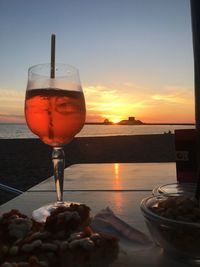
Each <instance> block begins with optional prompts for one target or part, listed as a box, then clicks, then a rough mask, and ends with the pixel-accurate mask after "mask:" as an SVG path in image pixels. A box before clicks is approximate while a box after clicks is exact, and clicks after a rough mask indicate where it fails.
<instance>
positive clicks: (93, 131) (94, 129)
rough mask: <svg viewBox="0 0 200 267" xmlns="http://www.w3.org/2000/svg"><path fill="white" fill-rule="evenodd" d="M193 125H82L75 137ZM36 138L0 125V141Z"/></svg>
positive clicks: (159, 131) (18, 128)
mask: <svg viewBox="0 0 200 267" xmlns="http://www.w3.org/2000/svg"><path fill="white" fill-rule="evenodd" d="M194 128H195V126H194V125H180V124H178V125H170V124H169V125H99V124H95V125H93V124H92V125H91V124H86V125H84V127H83V129H82V130H81V131H80V133H78V134H77V135H76V136H77V137H95V136H118V135H147V134H165V133H174V130H176V129H194ZM20 138H38V137H37V136H36V135H34V134H33V133H32V132H31V131H30V130H29V129H28V127H27V125H26V124H10V123H9V124H7V123H1V124H0V139H20Z"/></svg>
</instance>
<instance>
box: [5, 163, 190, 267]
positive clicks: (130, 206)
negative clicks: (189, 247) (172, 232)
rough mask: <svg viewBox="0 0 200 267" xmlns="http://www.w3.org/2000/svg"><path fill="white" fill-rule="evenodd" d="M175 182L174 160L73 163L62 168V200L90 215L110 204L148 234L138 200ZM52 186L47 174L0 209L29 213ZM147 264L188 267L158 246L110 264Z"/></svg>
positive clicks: (50, 197) (49, 196)
mask: <svg viewBox="0 0 200 267" xmlns="http://www.w3.org/2000/svg"><path fill="white" fill-rule="evenodd" d="M27 179H28V177H27ZM175 182H176V165H175V163H106V164H76V165H72V166H70V167H68V168H66V169H65V180H64V200H66V201H71V202H81V203H85V204H87V205H88V206H90V208H91V215H92V216H94V215H95V214H96V213H97V212H99V211H100V210H102V209H104V208H106V207H109V208H111V209H112V210H113V212H114V213H115V215H116V216H118V217H119V218H121V219H122V220H124V221H125V222H127V223H128V224H130V225H131V226H133V227H134V228H136V229H138V230H141V231H143V232H144V233H146V234H148V235H149V233H148V230H147V227H146V225H145V222H144V218H143V215H142V213H141V211H140V202H141V200H142V199H143V198H145V197H148V196H150V195H151V194H152V189H153V188H155V187H157V186H159V185H162V184H167V183H175ZM54 189H55V186H54V179H53V177H50V178H48V179H46V180H44V181H43V182H42V183H40V184H38V185H36V186H34V187H32V188H31V189H30V190H29V191H27V192H25V193H24V194H22V195H20V196H18V197H16V198H14V199H12V200H11V201H9V202H7V203H5V204H3V205H2V206H0V212H6V211H8V210H10V209H11V208H18V209H19V210H20V211H21V212H23V213H25V214H27V215H31V212H32V211H33V210H34V209H36V208H38V207H40V206H42V205H44V204H47V203H50V202H54V201H55V190H54ZM120 260H121V261H123V263H122V262H120ZM147 263H148V266H164V267H165V266H171V265H172V266H177V267H179V266H180V267H184V266H188V265H185V264H184V263H181V262H178V261H175V260H174V259H171V258H169V257H167V256H165V255H164V254H163V253H161V249H160V248H159V247H154V248H151V249H145V250H140V251H132V252H131V255H129V256H128V257H127V256H126V257H121V259H119V261H118V262H117V263H116V265H115V264H114V265H113V266H122V265H121V264H123V266H127V267H129V266H132V264H134V266H138V267H140V266H147Z"/></svg>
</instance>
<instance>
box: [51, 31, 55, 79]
mask: <svg viewBox="0 0 200 267" xmlns="http://www.w3.org/2000/svg"><path fill="white" fill-rule="evenodd" d="M55 48H56V35H55V34H52V35H51V78H55V50H56V49H55Z"/></svg>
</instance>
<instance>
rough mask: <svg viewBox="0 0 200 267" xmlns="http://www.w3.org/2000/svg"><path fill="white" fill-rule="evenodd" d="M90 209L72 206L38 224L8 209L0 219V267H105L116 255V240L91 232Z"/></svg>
mask: <svg viewBox="0 0 200 267" xmlns="http://www.w3.org/2000/svg"><path fill="white" fill-rule="evenodd" d="M89 211H90V209H89V207H87V206H86V205H84V204H71V205H70V206H69V207H59V208H57V209H56V210H54V211H53V212H52V213H51V215H50V216H49V217H48V219H47V221H46V222H45V223H38V222H36V221H34V220H33V219H30V218H29V217H27V216H25V215H23V214H21V213H20V212H19V211H18V210H11V211H10V212H8V213H4V214H3V215H1V217H0V266H2V267H53V266H56V267H66V266H67V267H71V266H76V267H79V266H80V267H91V266H92V267H97V266H99V267H100V266H108V265H109V264H110V263H111V262H112V261H113V260H114V259H115V258H116V257H117V254H118V240H117V239H116V238H115V237H113V236H109V235H105V234H102V233H96V232H94V231H93V230H92V229H91V228H90V226H89V223H90V215H89Z"/></svg>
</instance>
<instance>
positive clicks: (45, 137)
mask: <svg viewBox="0 0 200 267" xmlns="http://www.w3.org/2000/svg"><path fill="white" fill-rule="evenodd" d="M51 71H52V66H51V64H48V63H47V64H39V65H35V66H32V67H30V68H29V70H28V83H27V89H26V98H25V117H26V122H27V125H28V127H29V129H30V130H31V131H32V132H33V133H34V134H36V135H38V136H39V138H40V139H41V140H42V141H43V142H44V143H45V144H48V145H50V146H52V148H53V151H52V161H53V169H54V178H55V187H56V195H57V201H56V202H55V203H50V204H47V205H45V206H43V207H41V208H39V209H37V210H35V211H33V214H32V216H33V218H34V219H36V220H37V221H45V220H46V218H47V216H49V215H50V212H51V211H52V210H53V209H55V208H57V207H58V206H59V205H69V203H68V202H64V201H63V180H64V168H65V154H64V150H63V146H64V145H65V144H67V143H69V142H70V141H71V140H72V139H73V137H74V136H75V135H76V134H77V133H78V132H79V131H80V130H81V129H82V127H83V125H84V123H85V116H86V108H85V99H84V94H83V91H82V87H81V82H80V78H79V72H78V70H77V69H76V68H74V67H73V66H70V65H67V64H59V63H58V64H56V65H55V69H54V72H55V73H54V76H53V77H54V78H51V77H52V76H51V75H50V73H51Z"/></svg>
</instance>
